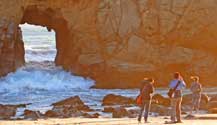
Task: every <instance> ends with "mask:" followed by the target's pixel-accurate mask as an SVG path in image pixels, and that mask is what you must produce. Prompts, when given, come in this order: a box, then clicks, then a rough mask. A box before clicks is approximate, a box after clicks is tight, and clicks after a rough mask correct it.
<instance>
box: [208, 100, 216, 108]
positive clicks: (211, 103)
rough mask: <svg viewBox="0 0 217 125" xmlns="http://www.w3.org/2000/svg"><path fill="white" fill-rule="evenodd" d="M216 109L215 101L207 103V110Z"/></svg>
mask: <svg viewBox="0 0 217 125" xmlns="http://www.w3.org/2000/svg"><path fill="white" fill-rule="evenodd" d="M212 108H217V101H210V102H209V103H208V109H212Z"/></svg>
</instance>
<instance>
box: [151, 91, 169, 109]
mask: <svg viewBox="0 0 217 125" xmlns="http://www.w3.org/2000/svg"><path fill="white" fill-rule="evenodd" d="M152 100H153V101H154V103H156V104H158V105H162V106H166V107H168V106H170V99H169V98H166V97H164V96H162V95H161V94H155V95H154V96H153V97H152Z"/></svg>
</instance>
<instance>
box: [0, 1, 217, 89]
mask: <svg viewBox="0 0 217 125" xmlns="http://www.w3.org/2000/svg"><path fill="white" fill-rule="evenodd" d="M15 4H16V6H14V5H15ZM216 12H217V2H216V1H215V0H200V1H196V0H195V1H192V0H172V1H171V0H61V1H60V0H59V1H53V0H19V1H17V0H10V1H8V0H1V1H0V22H6V23H4V24H5V25H6V29H5V28H2V27H1V26H0V36H1V38H2V37H4V35H5V34H11V36H13V37H10V38H9V39H7V38H6V37H4V39H3V40H1V41H0V75H5V74H6V73H8V72H11V71H14V70H15V69H16V68H17V67H19V66H21V65H22V64H23V63H24V59H23V58H24V51H23V49H24V47H23V43H22V41H21V40H20V39H16V38H17V36H20V35H17V34H18V33H17V28H18V25H19V24H22V23H29V24H34V25H41V26H46V27H47V28H48V29H54V30H55V31H56V43H57V44H56V45H57V56H56V59H55V62H56V64H57V65H60V66H63V67H64V69H66V70H68V71H71V72H74V73H76V74H79V75H83V76H90V77H91V78H93V79H95V80H96V81H97V84H96V87H99V88H129V87H137V86H138V85H139V84H137V83H138V82H139V81H140V80H141V79H142V78H143V77H144V76H147V77H148V76H153V77H155V78H156V81H157V82H158V83H159V84H158V85H164V84H165V83H167V82H168V79H169V78H170V76H171V73H172V72H174V71H180V72H181V73H183V74H184V77H185V76H189V75H192V74H197V75H199V76H201V81H204V82H206V85H215V82H216V81H217V74H216V73H215V72H216V69H217V63H216V59H217V56H216V54H217V51H216V48H217V42H216V39H217V37H216V36H217V31H216V28H215V27H216V26H217V16H216ZM11 27H12V29H13V30H8V29H11ZM7 36H8V35H7ZM9 36H10V35H9ZM14 36H16V38H15V37H14ZM4 41H5V42H4ZM187 81H188V80H187Z"/></svg>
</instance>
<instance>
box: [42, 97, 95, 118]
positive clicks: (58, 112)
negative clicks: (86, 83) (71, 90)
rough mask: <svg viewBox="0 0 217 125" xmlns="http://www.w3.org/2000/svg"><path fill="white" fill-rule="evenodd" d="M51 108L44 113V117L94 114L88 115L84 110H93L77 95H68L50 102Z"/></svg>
mask: <svg viewBox="0 0 217 125" xmlns="http://www.w3.org/2000/svg"><path fill="white" fill-rule="evenodd" d="M52 105H53V108H52V110H49V111H47V112H46V113H45V117H58V118H68V117H80V116H85V117H94V116H96V115H88V114H87V113H86V112H90V111H93V110H91V109H90V108H89V107H88V106H87V105H85V104H84V102H82V100H81V99H80V98H79V97H78V96H74V97H70V98H67V99H65V100H62V101H59V102H57V103H54V104H52Z"/></svg>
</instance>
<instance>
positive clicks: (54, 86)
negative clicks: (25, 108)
mask: <svg viewBox="0 0 217 125" xmlns="http://www.w3.org/2000/svg"><path fill="white" fill-rule="evenodd" d="M93 85H94V81H93V80H91V79H89V78H84V77H81V76H75V75H72V74H71V73H70V72H66V71H64V70H63V69H62V68H61V67H55V65H54V64H53V63H52V62H43V63H34V62H30V63H29V64H27V65H26V66H25V67H22V68H20V69H18V70H17V71H16V72H14V73H10V74H8V75H7V76H6V77H4V78H1V79H0V93H23V92H25V91H34V90H46V91H56V90H58V91H66V90H71V89H89V88H90V87H91V86H93Z"/></svg>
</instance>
